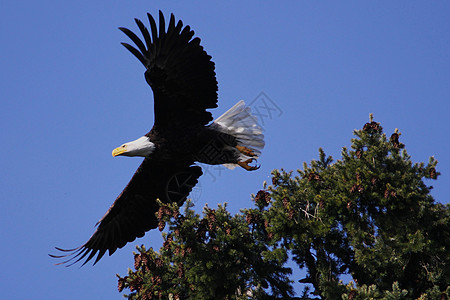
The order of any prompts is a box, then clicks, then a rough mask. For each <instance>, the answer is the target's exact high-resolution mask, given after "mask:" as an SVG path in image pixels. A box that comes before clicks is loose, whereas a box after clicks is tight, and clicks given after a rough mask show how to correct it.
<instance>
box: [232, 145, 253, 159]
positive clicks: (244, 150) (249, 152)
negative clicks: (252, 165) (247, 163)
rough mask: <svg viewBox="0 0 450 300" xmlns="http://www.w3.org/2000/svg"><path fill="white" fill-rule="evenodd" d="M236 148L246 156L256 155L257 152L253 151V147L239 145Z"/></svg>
mask: <svg viewBox="0 0 450 300" xmlns="http://www.w3.org/2000/svg"><path fill="white" fill-rule="evenodd" d="M236 149H238V150H239V152H241V153H242V154H244V155H246V156H250V157H253V156H256V154H255V152H253V150H252V149H249V148H247V147H244V146H239V145H237V146H236Z"/></svg>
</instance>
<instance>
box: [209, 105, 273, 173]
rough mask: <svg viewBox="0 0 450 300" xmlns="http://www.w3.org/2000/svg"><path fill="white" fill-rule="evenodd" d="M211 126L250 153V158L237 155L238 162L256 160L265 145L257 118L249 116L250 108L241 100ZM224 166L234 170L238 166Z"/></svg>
mask: <svg viewBox="0 0 450 300" xmlns="http://www.w3.org/2000/svg"><path fill="white" fill-rule="evenodd" d="M212 125H213V126H216V127H218V130H220V131H222V132H224V133H227V134H229V135H232V136H234V137H235V138H236V140H237V145H238V146H241V147H245V148H247V149H249V150H251V151H252V156H248V155H245V154H243V153H239V159H238V161H246V160H248V159H250V158H253V159H256V158H258V157H259V156H260V155H261V150H262V149H263V148H264V145H265V143H264V135H263V133H262V128H261V126H259V124H258V118H257V117H255V116H254V115H252V114H251V108H250V107H249V106H246V105H245V102H244V101H243V100H241V101H239V102H238V103H236V104H235V105H234V106H233V107H232V108H230V109H229V110H228V111H226V112H225V113H224V114H223V115H221V116H220V117H219V118H217V119H216V120H215V121H214V122H213V124H212ZM224 166H226V167H227V168H229V169H234V168H235V167H236V166H238V165H237V164H224Z"/></svg>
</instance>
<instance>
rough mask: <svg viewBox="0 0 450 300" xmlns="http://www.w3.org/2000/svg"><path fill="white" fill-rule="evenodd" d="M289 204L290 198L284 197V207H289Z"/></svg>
mask: <svg viewBox="0 0 450 300" xmlns="http://www.w3.org/2000/svg"><path fill="white" fill-rule="evenodd" d="M288 204H289V199H288V198H287V197H284V198H283V207H284V208H287V207H288Z"/></svg>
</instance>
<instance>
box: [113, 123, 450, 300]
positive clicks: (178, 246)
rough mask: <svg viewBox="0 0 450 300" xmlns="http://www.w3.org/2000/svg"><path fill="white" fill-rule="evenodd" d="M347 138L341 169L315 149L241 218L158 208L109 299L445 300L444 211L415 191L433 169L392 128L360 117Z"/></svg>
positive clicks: (448, 223) (447, 224) (448, 225)
mask: <svg viewBox="0 0 450 300" xmlns="http://www.w3.org/2000/svg"><path fill="white" fill-rule="evenodd" d="M354 134H355V136H356V137H355V138H354V139H352V145H351V149H350V150H349V149H346V148H344V149H343V151H342V159H341V160H338V161H336V162H333V159H332V158H331V157H327V156H326V155H325V153H324V151H323V150H322V149H319V159H318V160H313V161H311V163H310V165H309V166H308V165H307V164H304V166H303V170H298V175H295V176H294V175H293V172H286V171H284V170H274V171H273V172H272V175H273V177H272V185H271V186H269V187H266V186H264V190H261V191H259V192H258V193H257V194H256V196H253V200H254V201H255V206H254V208H251V209H245V210H242V213H241V214H236V215H235V216H232V215H230V213H229V212H228V211H227V210H226V206H220V205H219V207H218V208H217V209H211V208H208V207H205V208H204V211H203V215H202V216H200V215H199V214H195V213H194V211H193V210H192V207H191V206H192V203H189V204H188V205H187V206H186V208H185V212H184V215H181V214H180V213H179V212H178V207H176V206H174V205H173V206H167V205H163V206H161V209H160V211H159V213H158V218H159V220H160V229H161V230H162V229H163V228H164V226H165V224H166V223H167V224H168V227H169V228H168V232H167V233H163V236H164V240H165V241H164V244H163V247H162V248H161V249H160V250H159V252H156V251H154V250H153V249H149V250H146V249H145V248H144V247H140V248H138V252H139V253H137V254H136V255H135V266H134V269H135V271H132V270H131V269H130V270H129V271H128V275H127V276H125V277H123V278H122V277H120V276H119V291H122V290H123V289H124V288H127V289H129V290H130V292H131V294H129V295H127V296H126V297H128V298H129V299H344V300H346V299H448V295H449V294H450V287H449V284H450V283H449V281H450V254H449V253H450V252H449V250H448V249H450V236H449V235H450V233H449V232H450V216H449V207H450V206H449V205H446V206H444V205H442V204H440V203H436V202H435V201H434V200H433V198H432V197H431V195H430V189H431V188H432V187H431V186H427V185H426V184H425V179H436V178H437V177H438V176H439V173H438V172H437V171H436V169H435V167H436V164H437V161H436V160H435V159H434V158H433V157H432V158H430V160H429V162H428V163H427V164H424V163H418V164H417V163H416V164H413V163H412V162H411V159H410V156H409V155H408V154H407V152H406V150H405V149H404V145H403V144H402V143H401V142H400V141H399V140H400V139H399V137H400V133H399V132H398V130H396V131H395V132H394V133H393V134H392V135H391V136H390V138H387V137H386V135H385V134H384V133H383V130H382V127H381V126H380V124H379V123H377V122H374V121H373V120H372V117H371V120H370V122H369V123H366V124H365V125H364V127H363V129H361V130H355V132H354ZM289 255H291V257H292V258H293V260H294V261H295V263H296V264H297V265H298V267H299V268H300V269H303V270H305V271H306V274H307V276H306V277H305V278H303V279H300V280H299V279H298V278H295V280H299V281H300V282H301V283H303V284H304V287H305V288H304V291H303V294H302V295H301V297H300V298H293V289H292V285H291V284H292V280H294V278H292V279H291V278H290V277H289V275H290V274H291V270H290V269H289V268H288V267H287V266H286V262H287V259H288V256H289ZM343 275H346V278H348V277H351V278H352V281H351V282H350V283H348V284H347V285H346V284H344V283H343V282H342V277H343ZM311 297H314V298H311Z"/></svg>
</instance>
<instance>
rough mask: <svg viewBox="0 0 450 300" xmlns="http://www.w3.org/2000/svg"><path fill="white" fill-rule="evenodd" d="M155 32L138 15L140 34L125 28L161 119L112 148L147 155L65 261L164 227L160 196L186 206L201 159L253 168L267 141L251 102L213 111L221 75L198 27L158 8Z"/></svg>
mask: <svg viewBox="0 0 450 300" xmlns="http://www.w3.org/2000/svg"><path fill="white" fill-rule="evenodd" d="M147 16H148V20H149V22H150V31H149V30H148V29H147V28H146V27H145V26H144V24H143V23H142V22H141V21H140V20H138V19H135V21H136V24H137V26H138V28H139V30H140V32H141V34H142V36H143V40H141V39H140V38H139V37H138V36H137V35H136V34H134V33H133V32H132V31H130V30H128V29H126V28H119V29H120V30H121V31H123V32H124V33H125V34H126V35H127V36H128V37H129V38H130V39H131V40H132V41H133V42H134V44H135V45H136V47H137V48H135V47H133V46H131V45H129V44H127V43H122V45H123V46H125V48H127V49H128V50H129V51H130V52H131V53H132V54H133V55H134V56H136V57H137V58H138V59H139V61H140V62H141V63H142V64H143V65H144V67H145V68H146V70H145V80H146V81H147V83H148V84H149V85H150V87H151V88H152V90H153V95H154V114H155V122H154V125H153V128H152V129H151V130H150V132H148V133H147V134H145V135H144V136H142V137H140V138H138V139H136V140H134V141H131V142H128V143H125V144H123V145H121V146H120V147H118V148H116V149H114V150H113V151H112V155H113V156H141V157H144V161H143V162H142V164H141V165H140V166H139V168H138V169H137V171H136V173H135V174H134V176H133V177H132V179H131V181H130V182H129V183H128V185H127V186H126V187H125V189H124V190H123V191H122V193H121V194H120V195H119V196H118V197H117V199H116V200H115V201H114V203H113V204H112V206H111V207H110V208H109V210H108V211H107V212H106V214H105V215H104V216H103V217H102V218H101V219H100V221H99V222H98V223H97V224H96V225H98V227H97V229H96V231H95V232H94V234H93V235H92V236H91V238H90V239H89V240H88V241H87V242H86V243H85V244H84V245H82V246H80V247H78V248H75V249H69V250H65V249H61V248H58V247H57V248H56V249H58V250H59V251H63V252H65V254H63V255H51V256H52V257H55V258H66V260H65V261H63V262H61V263H60V264H64V263H67V265H72V264H74V263H76V262H79V261H81V260H83V259H84V260H85V261H84V263H83V265H84V264H86V263H87V262H88V261H90V260H91V259H92V258H94V256H95V255H97V257H96V258H95V261H94V265H95V264H96V263H97V262H98V261H99V260H100V259H101V258H102V257H103V255H104V254H105V253H106V251H108V252H109V255H112V254H113V253H114V252H115V251H116V250H117V249H118V248H122V247H123V246H125V245H126V244H127V243H128V242H132V241H134V240H135V239H136V238H137V237H142V236H144V234H145V232H147V231H148V230H150V229H154V228H156V227H157V226H158V219H157V216H156V212H157V211H158V209H159V204H158V202H157V199H159V200H160V201H161V202H162V203H171V202H176V203H178V205H182V204H183V203H184V201H185V200H186V198H187V196H188V195H189V193H190V192H191V190H192V188H193V187H194V186H195V185H196V184H197V182H198V178H199V177H200V176H201V175H202V170H201V167H199V166H197V165H195V162H200V163H205V164H210V165H218V164H224V165H225V166H227V167H228V168H234V167H236V166H240V167H242V168H244V169H245V170H247V171H252V170H256V169H257V168H258V167H257V166H255V165H253V164H252V163H253V162H254V161H255V160H256V159H257V158H258V157H259V155H260V154H261V150H262V148H263V147H264V139H263V138H264V136H263V134H262V130H261V128H260V126H258V124H257V120H256V118H255V117H254V116H252V115H251V112H250V108H249V107H247V106H246V105H245V103H244V102H243V101H240V102H238V103H237V104H236V105H234V106H233V107H232V108H231V109H229V110H228V111H227V112H226V113H224V114H223V115H222V116H220V117H219V118H218V119H217V120H215V121H213V122H211V121H212V115H211V113H210V112H208V111H207V109H211V108H215V107H217V80H216V76H215V71H214V63H213V62H212V61H211V56H209V55H208V54H207V53H206V52H205V51H204V50H203V47H202V46H200V39H199V38H198V37H195V38H193V36H194V31H192V30H191V28H190V27H189V26H185V27H183V23H182V22H181V21H178V22H175V17H174V15H173V14H172V15H171V16H170V21H169V25H168V28H167V31H166V25H165V20H164V16H163V14H162V12H161V11H160V12H159V30H158V28H157V25H156V22H155V19H154V18H153V17H152V16H151V15H150V14H147Z"/></svg>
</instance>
